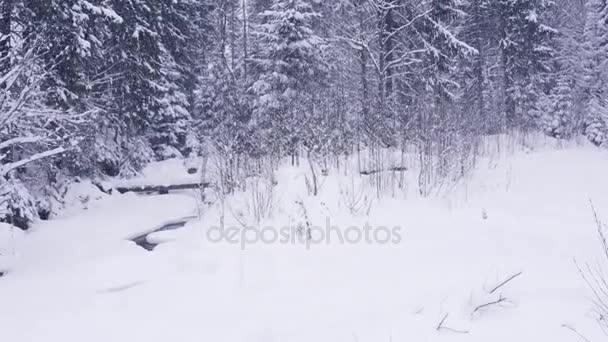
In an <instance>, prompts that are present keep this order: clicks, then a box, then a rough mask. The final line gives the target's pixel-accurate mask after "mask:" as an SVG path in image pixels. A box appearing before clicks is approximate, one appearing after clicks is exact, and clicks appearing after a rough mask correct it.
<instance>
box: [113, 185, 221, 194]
mask: <svg viewBox="0 0 608 342" xmlns="http://www.w3.org/2000/svg"><path fill="white" fill-rule="evenodd" d="M208 187H209V183H187V184H172V185H138V186H119V187H117V188H116V191H118V192H120V193H121V194H124V193H126V192H145V193H149V192H158V193H159V194H168V193H169V191H172V190H193V189H200V188H208Z"/></svg>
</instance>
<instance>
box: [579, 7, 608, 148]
mask: <svg viewBox="0 0 608 342" xmlns="http://www.w3.org/2000/svg"><path fill="white" fill-rule="evenodd" d="M584 52H585V56H584V60H585V86H586V89H587V101H586V105H587V106H586V114H587V115H586V120H585V126H586V128H585V134H586V135H587V137H588V138H589V140H590V141H592V142H593V143H594V144H597V145H603V144H606V143H607V142H608V103H607V102H606V99H605V96H606V94H607V93H608V89H607V86H606V84H607V83H606V82H607V81H608V61H607V60H606V54H607V53H608V5H607V4H606V2H605V1H602V0H590V1H589V2H588V5H587V21H586V26H585V48H584Z"/></svg>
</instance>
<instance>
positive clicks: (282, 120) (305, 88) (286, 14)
mask: <svg viewBox="0 0 608 342" xmlns="http://www.w3.org/2000/svg"><path fill="white" fill-rule="evenodd" d="M319 17H320V15H319V14H318V13H317V12H315V11H313V9H312V6H311V4H310V2H309V0H275V2H274V3H273V5H272V7H271V9H270V10H268V11H265V12H263V13H262V14H261V19H262V22H263V23H262V24H261V25H259V27H258V31H257V32H256V33H257V35H258V37H260V41H259V49H260V50H259V51H258V54H257V58H256V59H255V63H256V64H257V67H258V68H259V79H258V81H257V82H255V83H254V85H253V87H252V89H253V91H254V92H255V93H256V94H257V96H258V97H257V99H256V107H255V116H254V118H255V124H256V126H257V127H259V128H260V129H262V130H266V133H265V138H266V139H269V140H270V141H273V142H278V146H272V147H271V150H274V152H277V151H278V150H280V149H281V148H284V147H287V148H288V152H289V154H290V155H292V156H294V155H295V153H296V148H297V145H298V143H299V136H298V132H299V126H301V125H302V123H303V122H305V121H306V120H307V118H306V117H307V115H314V113H313V111H314V108H311V107H310V106H307V105H306V104H310V97H311V96H312V94H313V87H314V86H315V85H319V84H321V83H322V81H323V79H324V78H325V75H326V67H325V61H324V60H323V59H322V56H321V54H320V50H321V49H322V48H323V45H324V44H325V42H324V40H323V39H322V38H320V37H319V36H317V35H316V34H315V33H314V32H313V29H312V26H313V22H314V21H315V20H317V19H319Z"/></svg>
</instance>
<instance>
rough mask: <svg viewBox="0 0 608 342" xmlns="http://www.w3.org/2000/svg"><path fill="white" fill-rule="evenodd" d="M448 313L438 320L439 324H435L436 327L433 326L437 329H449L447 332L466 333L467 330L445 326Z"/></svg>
mask: <svg viewBox="0 0 608 342" xmlns="http://www.w3.org/2000/svg"><path fill="white" fill-rule="evenodd" d="M448 315H449V313H446V314H445V316H443V318H442V319H441V321H440V322H439V324H437V328H435V329H436V330H437V331H449V332H453V333H457V334H468V333H469V331H468V330H458V329H454V328H450V327H447V326H445V321H446V320H447V319H448Z"/></svg>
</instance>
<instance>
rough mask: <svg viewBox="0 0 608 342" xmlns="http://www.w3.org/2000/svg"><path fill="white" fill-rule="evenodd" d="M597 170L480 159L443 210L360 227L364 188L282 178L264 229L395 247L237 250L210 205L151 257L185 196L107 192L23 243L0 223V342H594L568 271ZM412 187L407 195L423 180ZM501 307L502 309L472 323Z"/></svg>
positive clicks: (590, 240) (594, 192)
mask: <svg viewBox="0 0 608 342" xmlns="http://www.w3.org/2000/svg"><path fill="white" fill-rule="evenodd" d="M607 170H608V153H607V152H606V151H605V150H600V149H596V148H594V147H591V146H587V145H585V146H569V147H562V148H536V149H533V150H528V151H520V152H516V153H514V154H511V155H509V156H506V157H502V158H486V159H483V160H482V161H481V162H480V163H479V165H478V167H477V169H476V170H475V172H474V173H473V174H472V175H471V176H470V177H468V178H467V179H465V180H462V181H461V182H459V184H458V185H457V186H455V187H453V188H451V189H450V190H449V191H445V192H442V194H441V196H433V197H431V198H426V199H423V198H420V197H419V196H416V195H414V194H413V193H415V191H411V192H410V193H408V194H407V195H405V194H402V195H398V196H394V197H393V198H390V197H388V196H387V197H385V198H383V199H381V200H373V199H369V202H370V203H371V206H370V208H371V209H369V214H368V213H366V212H358V213H351V212H350V211H349V210H348V209H346V207H345V203H346V202H347V201H348V200H347V198H348V196H347V195H345V193H348V192H349V191H351V192H352V191H356V190H357V188H359V189H360V190H362V191H369V192H370V194H372V195H370V196H371V197H372V198H373V197H374V196H373V191H372V190H373V188H369V189H367V188H366V186H367V185H366V183H365V181H364V177H359V176H355V177H353V176H350V175H348V176H345V175H344V173H343V172H342V173H341V174H338V173H337V172H332V173H330V175H329V176H327V177H321V178H322V179H321V183H322V186H321V189H320V194H319V196H318V197H312V196H309V195H308V194H307V192H306V190H305V189H306V187H305V175H306V174H307V172H308V166H307V165H303V166H302V167H301V168H295V167H294V168H292V167H283V168H281V170H280V171H279V172H278V173H277V181H278V185H277V186H276V187H275V188H274V189H273V202H272V203H273V206H272V211H273V215H272V217H270V218H266V219H264V220H263V221H262V222H261V224H262V225H264V226H268V225H273V226H277V227H278V226H283V225H286V224H290V223H291V224H293V223H294V222H297V221H298V220H299V219H298V217H299V216H298V215H299V214H298V207H299V206H300V205H297V204H296V203H295V202H296V201H300V202H302V203H303V206H304V207H305V208H306V211H307V213H306V215H307V217H309V218H310V220H311V221H313V223H314V224H319V225H323V224H324V222H325V219H326V217H330V218H331V222H332V224H335V225H336V226H338V227H340V228H346V227H348V226H351V225H360V226H362V225H363V224H364V223H366V222H367V223H370V224H371V225H372V226H380V225H386V226H390V227H393V226H400V227H401V228H402V230H401V233H402V242H401V243H399V244H384V245H380V244H372V245H369V244H365V243H361V244H357V245H339V244H336V243H331V244H329V245H328V244H322V245H313V246H311V248H310V249H308V250H307V249H306V248H304V247H303V246H301V245H280V244H269V245H267V244H262V243H258V244H254V245H248V246H247V248H246V249H244V250H243V249H241V246H240V245H238V244H236V245H235V244H229V243H212V242H210V241H208V240H207V239H206V238H205V236H206V232H207V231H208V229H209V228H210V227H212V226H215V225H218V224H219V217H220V214H221V206H220V205H219V204H216V205H214V206H211V207H208V208H206V209H205V210H204V213H203V214H202V215H201V219H200V220H198V221H193V222H190V223H189V224H188V225H186V227H184V228H181V229H178V230H175V231H170V232H161V233H156V234H155V236H154V237H151V240H154V241H157V242H162V243H161V244H160V245H158V247H157V248H156V249H155V250H154V251H152V252H148V251H145V250H144V249H142V248H140V247H138V246H137V245H135V244H134V243H133V242H131V241H128V240H127V239H128V238H129V237H133V236H134V235H137V234H138V233H142V232H149V231H151V230H153V229H154V228H156V227H159V226H160V225H162V223H163V222H167V221H170V220H173V219H176V218H180V217H187V216H189V215H192V214H193V213H195V212H196V203H197V202H198V201H197V200H196V199H195V197H196V194H195V193H192V194H188V193H181V194H172V195H164V196H136V195H133V194H126V195H114V196H110V197H108V198H104V199H101V200H99V201H96V202H93V203H91V205H90V206H89V208H88V209H87V210H83V211H80V212H78V213H76V214H73V215H69V216H67V217H64V218H60V219H56V220H52V221H49V222H43V223H40V224H38V225H37V226H35V227H34V228H33V229H32V230H31V231H29V232H27V233H25V234H23V233H21V232H19V233H17V234H14V232H13V233H11V230H10V227H8V226H6V225H0V253H2V256H0V257H4V259H3V260H4V266H3V267H5V268H6V270H7V271H8V272H7V274H6V275H5V276H4V277H2V278H0V334H1V336H2V340H4V341H11V342H20V341H24V342H25V341H28V342H30V341H57V342H59V341H61V342H71V341H89V342H96V341H100V342H102V341H103V342H108V341H113V342H119V341H147V342H155V341H180V342H186V341H227V342H228V341H229V342H279V341H280V342H292V341H293V342H300V341H301V342H305V341H306V342H310V341H315V342H339V341H344V342H347V341H348V342H378V341H387V342H391V341H395V342H397V341H449V342H452V341H454V342H456V341H467V342H487V341H493V342H503V341H504V342H512V341H522V342H524V341H552V342H572V341H580V340H581V338H580V337H579V336H577V335H576V334H575V333H574V332H573V331H572V330H571V329H569V328H566V327H564V326H567V327H570V328H573V329H576V330H577V331H578V332H580V333H581V334H583V335H585V336H586V338H587V339H589V340H590V341H604V340H606V336H605V335H603V334H602V332H601V330H600V329H599V327H598V326H597V324H596V322H595V321H594V319H593V317H592V315H591V303H590V299H591V297H590V293H589V291H588V290H587V288H586V286H585V284H584V282H583V281H582V279H581V277H580V275H579V274H578V271H577V269H576V266H575V263H574V261H573V260H574V258H576V259H577V260H580V261H595V260H600V256H601V249H600V246H599V243H598V240H597V236H596V227H595V225H594V218H593V214H592V211H591V209H590V204H589V200H590V199H591V200H592V201H593V203H594V205H595V207H596V208H597V209H598V212H599V214H600V215H604V217H605V218H606V219H608V177H607ZM163 172H164V171H163ZM163 172H161V173H163ZM408 173H411V175H410V174H408V180H409V181H408V183H407V184H408V185H409V186H410V187H412V188H413V187H414V183H415V181H414V180H415V179H416V176H417V175H416V174H415V173H414V171H408ZM340 193H342V195H341V194H340ZM251 198H252V197H251V196H250V195H247V194H237V195H235V196H233V197H231V198H227V199H226V201H225V205H224V212H225V213H226V215H225V220H226V223H225V224H226V225H232V224H237V221H239V222H240V223H251V222H252V221H251V220H252V219H251V218H250V217H251V216H252V215H250V214H251V213H250V211H248V209H247V208H249V209H250V208H251V207H252V205H251V203H249V202H250V201H251ZM235 217H237V218H238V220H236V219H235ZM1 265H3V264H2V263H0V266H1ZM607 266H608V265H607ZM519 272H522V274H521V276H519V277H517V278H515V279H513V280H512V281H511V282H509V283H507V284H506V285H505V286H503V287H501V288H500V289H499V290H498V291H497V292H495V293H493V294H490V293H489V291H490V290H491V289H492V288H494V287H495V286H497V285H499V284H500V283H501V282H502V281H504V280H506V279H507V278H508V277H510V276H512V275H514V274H516V273H519ZM500 296H502V297H504V298H505V302H503V303H501V305H492V306H489V307H488V308H486V309H482V310H478V312H474V311H475V308H476V307H477V306H479V305H482V304H485V303H488V302H491V301H495V300H497V299H499V298H500ZM446 315H447V317H446ZM443 318H445V320H444V322H443V325H442V326H443V328H442V329H437V327H438V325H439V323H440V321H441V320H442V319H443Z"/></svg>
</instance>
